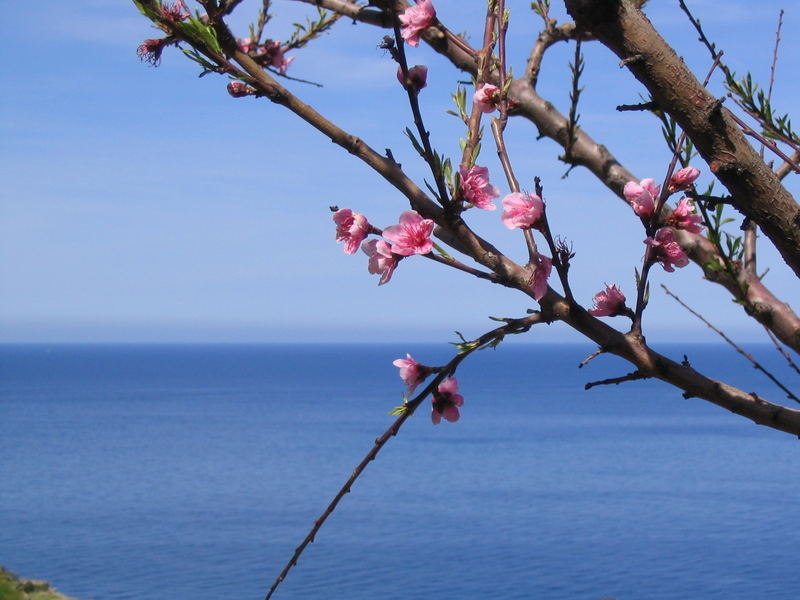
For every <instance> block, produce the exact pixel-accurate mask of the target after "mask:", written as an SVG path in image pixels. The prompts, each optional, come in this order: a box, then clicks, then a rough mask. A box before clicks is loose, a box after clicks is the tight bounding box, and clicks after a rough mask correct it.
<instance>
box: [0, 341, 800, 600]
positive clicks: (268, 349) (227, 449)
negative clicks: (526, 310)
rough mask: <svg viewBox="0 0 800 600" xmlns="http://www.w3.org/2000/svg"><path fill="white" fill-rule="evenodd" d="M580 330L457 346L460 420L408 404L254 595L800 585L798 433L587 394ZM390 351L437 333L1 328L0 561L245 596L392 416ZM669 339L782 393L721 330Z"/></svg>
mask: <svg viewBox="0 0 800 600" xmlns="http://www.w3.org/2000/svg"><path fill="white" fill-rule="evenodd" d="M592 349H593V348H592V347H590V346H585V347H578V346H562V347H556V348H545V347H538V346H522V345H518V346H506V347H501V348H500V349H498V350H497V351H484V352H480V353H479V355H477V356H476V357H475V358H470V359H468V361H467V362H466V363H464V365H463V366H462V373H459V379H460V381H461V388H462V393H463V394H464V396H465V398H466V403H465V406H464V408H463V410H462V420H461V421H460V422H459V423H457V424H455V425H453V424H449V423H443V424H442V425H439V426H433V425H432V424H431V422H430V419H429V418H428V414H427V413H426V412H424V411H420V412H419V413H418V415H417V416H416V417H415V418H413V419H411V420H410V421H409V422H408V423H407V424H406V427H405V428H404V430H403V431H402V432H401V434H400V435H399V436H398V437H397V438H396V439H394V440H392V441H391V442H390V443H389V445H388V446H387V447H386V448H385V449H384V451H383V452H382V454H381V455H380V456H379V458H378V460H377V461H376V462H375V463H373V464H372V465H370V467H369V468H368V469H367V471H366V473H365V475H364V476H363V477H362V479H360V480H359V481H358V483H357V484H356V485H355V486H354V488H353V493H352V494H350V495H349V496H347V497H346V498H345V500H344V501H343V503H342V504H341V505H340V507H339V509H338V510H337V512H336V513H335V514H334V515H333V517H332V518H331V519H330V520H329V521H328V523H327V524H326V526H325V527H324V528H323V529H322V531H321V533H320V534H319V535H318V538H317V542H316V543H314V544H312V545H311V546H310V547H309V548H308V549H307V551H306V553H305V554H304V555H303V557H302V558H301V559H300V562H299V566H298V567H297V568H296V569H295V570H293V571H292V572H291V573H290V575H289V577H288V579H287V580H286V582H285V583H284V584H283V586H282V587H281V589H280V590H279V592H278V594H276V598H277V599H278V600H280V599H286V600H291V599H306V598H308V599H311V598H314V599H330V598H334V599H339V598H341V599H356V600H359V599H365V600H367V599H377V598H380V599H387V600H389V599H398V600H399V599H404V600H405V599H409V598H413V599H429V598H437V599H450V598H452V599H463V600H472V599H489V598H491V599H545V600H548V599H552V600H563V599H584V600H592V599H597V598H602V597H614V598H618V599H620V600H623V599H626V600H656V599H670V600H671V599H685V598H691V599H710V600H714V599H720V600H721V599H725V600H736V599H742V600H744V599H747V600H753V599H759V598H769V599H771V600H781V599H786V600H790V599H791V600H795V599H796V598H798V597H799V596H800V578H798V575H797V572H798V570H797V559H796V551H797V549H798V542H800V477H798V474H800V458H798V456H799V453H800V445H799V444H798V441H797V440H796V439H795V438H792V437H791V436H788V435H786V434H781V433H778V432H774V431H770V430H766V429H764V428H760V427H757V426H755V425H753V424H751V423H749V422H748V421H745V420H743V419H742V418H740V417H736V416H734V415H731V414H729V413H726V412H725V411H723V410H721V409H718V408H716V407H714V406H711V405H707V404H706V403H703V402H702V401H700V400H696V399H694V400H684V399H683V398H681V397H680V395H679V394H677V393H676V392H675V391H674V390H672V389H671V388H669V387H668V386H666V385H664V384H659V383H657V382H633V383H628V384H625V385H623V386H618V387H613V388H599V389H593V390H591V391H588V392H585V391H583V384H584V383H585V382H586V381H589V380H592V379H602V378H604V377H609V376H615V375H620V374H623V373H626V372H628V371H629V370H630V369H629V368H628V367H627V366H625V365H624V364H622V363H620V362H618V361H616V360H615V359H612V358H603V357H601V358H599V359H597V360H595V361H593V362H592V363H591V364H590V365H589V366H588V367H586V368H584V369H582V370H578V369H577V368H576V366H577V364H578V363H579V362H580V361H581V360H582V359H583V358H584V356H586V355H587V354H588V353H590V352H591V351H592ZM761 350H763V352H761V355H763V356H766V357H769V359H768V362H770V363H771V364H775V365H778V366H776V370H781V372H784V370H783V369H780V362H779V360H778V358H779V357H773V356H772V354H775V353H774V351H773V352H772V354H770V353H769V350H768V349H767V348H763V349H761ZM405 351H411V352H412V353H413V354H414V355H415V358H417V359H419V360H421V361H423V362H428V363H431V364H436V363H437V361H441V362H443V360H442V359H444V358H445V357H446V356H447V353H448V352H449V350H448V347H447V346H446V345H441V346H435V347H434V346H418V347H408V346H402V347H401V346H394V347H393V346H390V345H385V346H2V347H0V376H1V377H0V564H5V565H6V566H8V567H10V568H11V569H12V570H14V571H17V572H18V573H19V574H21V575H24V576H26V577H34V578H46V579H49V580H51V581H53V582H54V583H55V584H56V586H57V587H58V588H59V589H60V590H61V591H62V592H64V593H67V594H69V595H72V596H75V597H78V598H81V599H82V600H89V599H96V600H126V599H131V600H132V599H136V600H149V599H154V600H162V599H170V600H172V599H177V600H180V599H184V598H191V599H193V600H227V599H231V600H233V599H235V600H245V599H260V598H262V597H263V595H264V593H265V591H266V589H267V588H268V586H269V584H270V583H271V581H272V580H273V578H274V577H275V576H276V575H277V573H278V572H279V571H280V569H281V568H282V566H283V564H284V563H285V562H286V560H288V558H289V556H290V554H291V552H292V550H293V549H294V548H295V546H296V545H297V544H298V543H299V542H300V540H301V539H302V538H303V537H304V536H305V534H306V532H307V530H308V528H309V527H310V525H311V523H312V521H313V520H314V519H315V518H316V517H317V516H318V515H319V513H320V512H321V509H322V508H323V507H324V506H325V505H326V504H327V502H328V501H329V500H330V498H331V497H332V496H333V494H334V493H335V492H336V491H337V490H338V487H339V486H340V485H341V483H342V482H343V480H344V479H345V478H346V477H347V475H348V474H349V473H350V472H351V470H352V469H353V467H354V466H355V464H356V463H357V462H358V461H359V460H360V459H361V457H362V456H363V455H364V454H365V453H366V451H367V450H368V449H369V447H370V446H371V443H372V440H373V439H374V438H375V437H377V435H379V434H380V433H382V431H383V430H384V429H385V428H386V427H387V426H388V425H389V423H390V422H391V417H389V416H388V415H387V412H388V411H389V410H390V409H391V408H392V407H393V406H395V405H397V404H399V403H400V395H401V392H402V389H403V387H402V383H401V382H400V379H399V378H398V377H397V370H396V369H395V368H394V367H392V366H391V360H392V359H394V358H396V357H398V356H401V355H403V353H404V352H405ZM666 351H667V352H668V353H669V354H671V355H672V356H673V357H674V358H678V359H680V357H681V355H682V354H683V353H684V352H686V353H687V354H689V358H690V359H691V360H692V362H693V364H694V365H695V366H698V367H700V366H702V367H703V368H706V369H707V370H708V372H709V373H710V374H712V375H716V376H719V377H723V376H724V377H729V378H730V379H732V380H733V383H736V384H738V385H739V386H741V387H743V388H744V389H746V390H748V391H756V390H758V391H760V392H761V393H764V394H765V395H766V396H767V397H769V398H773V399H776V400H778V399H780V393H779V392H776V391H774V390H773V388H770V384H769V383H768V382H767V383H765V384H762V379H763V378H762V377H761V376H760V375H759V374H758V373H757V372H755V371H754V370H753V369H752V368H750V367H749V365H748V364H747V363H746V362H743V361H741V360H740V359H739V358H738V357H737V356H736V355H735V354H734V353H732V351H730V350H728V349H726V348H723V347H718V346H693V347H683V348H680V349H678V348H669V347H667V348H666ZM785 380H786V382H787V383H789V384H796V383H797V376H795V377H794V378H793V377H792V376H791V375H785ZM795 387H797V386H795Z"/></svg>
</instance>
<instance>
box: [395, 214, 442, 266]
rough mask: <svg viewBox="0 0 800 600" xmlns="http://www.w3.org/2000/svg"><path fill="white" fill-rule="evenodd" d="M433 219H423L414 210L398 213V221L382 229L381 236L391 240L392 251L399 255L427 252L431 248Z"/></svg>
mask: <svg viewBox="0 0 800 600" xmlns="http://www.w3.org/2000/svg"><path fill="white" fill-rule="evenodd" d="M431 233H433V221H432V220H431V219H423V218H422V217H421V216H420V215H419V213H418V212H417V211H415V210H407V211H405V212H403V214H401V215H400V223H399V224H398V225H392V226H391V227H387V228H386V229H384V230H383V237H385V238H386V239H387V240H389V241H390V242H392V252H394V253H395V254H399V255H401V256H410V255H411V254H428V252H430V251H431V250H432V249H433V242H432V241H431Z"/></svg>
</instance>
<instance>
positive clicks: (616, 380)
mask: <svg viewBox="0 0 800 600" xmlns="http://www.w3.org/2000/svg"><path fill="white" fill-rule="evenodd" d="M649 378H650V375H647V374H646V373H644V372H642V371H639V370H638V369H637V370H636V371H633V372H632V373H628V374H627V375H623V376H621V377H611V378H609V379H601V380H600V381H590V382H589V383H587V384H586V385H585V386H583V389H585V390H590V389H592V388H593V387H597V386H598V385H619V384H620V383H624V382H626V381H636V380H637V379H649Z"/></svg>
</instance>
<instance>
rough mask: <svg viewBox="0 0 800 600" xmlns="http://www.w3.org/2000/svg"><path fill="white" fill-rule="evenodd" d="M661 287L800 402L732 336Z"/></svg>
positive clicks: (791, 398)
mask: <svg viewBox="0 0 800 600" xmlns="http://www.w3.org/2000/svg"><path fill="white" fill-rule="evenodd" d="M661 287H662V288H664V291H665V292H666V293H667V294H668V295H669V296H672V297H673V298H674V299H675V300H676V301H677V302H678V304H680V305H681V306H682V307H683V308H685V309H686V310H688V311H689V312H690V313H692V314H693V315H694V316H695V317H697V318H698V319H700V320H701V321H702V322H703V323H705V324H706V325H707V326H708V327H709V329H711V330H712V331H714V332H715V333H716V334H718V335H719V336H720V337H721V338H722V339H723V340H725V341H726V342H728V343H729V344H730V345H731V346H733V348H734V349H735V350H736V351H737V352H738V353H739V354H741V355H742V356H744V357H745V358H746V359H747V360H749V361H750V362H751V363H753V368H755V369H758V370H759V371H761V372H762V373H764V375H766V376H767V377H769V378H770V379H771V380H772V382H773V383H774V384H775V385H777V386H778V387H779V388H781V389H782V390H783V391H784V392H786V397H787V398H789V399H790V400H794V401H795V402H798V403H800V398H798V397H797V396H795V395H794V394H793V393H792V391H791V390H790V389H789V388H787V387H786V386H785V385H783V384H782V383H781V382H780V381H778V379H777V378H776V377H775V376H774V375H773V374H772V373H770V372H769V371H767V370H766V369H765V368H764V367H763V366H761V364H760V363H759V362H758V361H757V360H756V359H755V358H753V356H752V355H751V354H749V353H747V352H746V351H745V350H744V349H742V348H741V346H739V345H738V344H737V343H736V342H734V341H733V340H732V339H731V338H729V337H728V336H727V335H725V333H724V332H723V331H721V330H720V329H717V328H716V327H714V325H712V324H711V323H710V322H709V321H708V320H707V319H706V318H705V317H704V316H703V315H701V314H700V313H698V312H697V311H694V310H692V309H691V308H690V307H689V305H687V304H686V303H685V302H684V301H683V300H681V299H680V298H678V297H677V296H676V295H675V294H673V293H672V292H671V291H670V290H669V288H668V287H667V286H665V285H664V284H663V283H662V284H661Z"/></svg>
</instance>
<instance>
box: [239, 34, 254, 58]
mask: <svg viewBox="0 0 800 600" xmlns="http://www.w3.org/2000/svg"><path fill="white" fill-rule="evenodd" d="M236 43H237V44H238V45H239V50H241V51H242V52H244V53H246V54H250V52H254V51H255V50H256V49H257V48H258V45H257V44H256V43H255V40H254V39H252V38H249V37H246V38H242V39H237V40H236Z"/></svg>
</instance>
